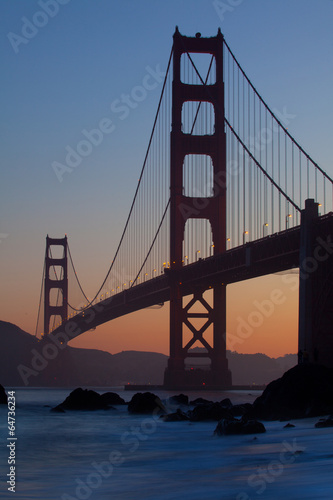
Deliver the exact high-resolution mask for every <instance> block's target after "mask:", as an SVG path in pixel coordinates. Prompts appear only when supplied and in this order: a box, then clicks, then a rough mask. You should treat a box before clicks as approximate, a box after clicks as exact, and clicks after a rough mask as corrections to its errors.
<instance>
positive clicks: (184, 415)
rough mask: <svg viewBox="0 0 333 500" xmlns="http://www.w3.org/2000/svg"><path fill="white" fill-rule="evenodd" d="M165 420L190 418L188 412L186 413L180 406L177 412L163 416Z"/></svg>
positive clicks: (180, 420) (179, 420)
mask: <svg viewBox="0 0 333 500" xmlns="http://www.w3.org/2000/svg"><path fill="white" fill-rule="evenodd" d="M161 418H162V420H164V422H183V421H186V420H190V419H189V417H188V415H187V413H184V412H183V411H182V410H181V409H180V408H178V410H177V411H176V412H175V413H168V414H167V415H162V416H161Z"/></svg>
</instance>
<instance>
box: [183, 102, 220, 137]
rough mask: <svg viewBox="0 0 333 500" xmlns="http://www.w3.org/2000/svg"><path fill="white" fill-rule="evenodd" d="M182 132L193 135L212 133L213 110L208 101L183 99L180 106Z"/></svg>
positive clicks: (213, 126)
mask: <svg viewBox="0 0 333 500" xmlns="http://www.w3.org/2000/svg"><path fill="white" fill-rule="evenodd" d="M182 132H183V133H184V134H191V135H192V134H193V135H213V134H214V132H215V110H214V106H213V105H212V103H211V102H208V101H185V102H184V103H183V106H182Z"/></svg>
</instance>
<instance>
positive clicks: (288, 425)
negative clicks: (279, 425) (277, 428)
mask: <svg viewBox="0 0 333 500" xmlns="http://www.w3.org/2000/svg"><path fill="white" fill-rule="evenodd" d="M291 427H295V426H294V424H291V423H288V424H286V425H284V426H283V428H284V429H289V428H291Z"/></svg>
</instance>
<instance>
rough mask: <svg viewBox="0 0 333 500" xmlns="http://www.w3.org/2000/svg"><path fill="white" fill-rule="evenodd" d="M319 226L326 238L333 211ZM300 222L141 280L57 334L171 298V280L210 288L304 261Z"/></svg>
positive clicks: (74, 332)
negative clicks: (147, 279) (141, 281)
mask: <svg viewBox="0 0 333 500" xmlns="http://www.w3.org/2000/svg"><path fill="white" fill-rule="evenodd" d="M316 227H317V228H318V231H319V232H320V234H321V235H322V237H323V238H324V237H325V236H328V235H330V234H331V233H332V229H333V213H330V214H328V215H325V216H322V217H319V218H318V219H317V221H316ZM299 248H300V226H298V227H296V228H291V229H288V230H285V231H282V232H280V233H276V234H274V235H271V236H267V237H266V238H262V239H260V240H257V241H255V242H251V243H246V244H245V245H242V246H240V247H237V248H234V249H231V250H227V251H226V252H225V253H223V254H219V255H216V256H212V257H209V258H207V259H202V260H199V261H198V262H196V263H193V264H189V265H187V266H185V267H183V268H182V269H181V270H180V271H177V272H174V271H170V269H166V270H165V274H164V275H162V276H158V277H156V278H153V279H151V280H149V281H147V282H144V283H141V284H139V285H136V286H134V287H132V288H130V289H128V290H124V291H123V292H120V293H118V294H117V295H114V296H112V297H110V298H108V299H106V300H103V301H101V302H99V303H98V304H95V305H93V306H91V307H90V308H88V309H86V310H85V311H84V312H82V313H80V314H78V315H77V316H75V317H74V318H72V319H70V320H68V321H66V322H64V323H63V324H62V325H61V326H59V327H58V328H57V329H56V330H54V331H53V332H52V333H53V334H56V333H58V332H65V333H67V334H68V336H69V337H70V338H75V337H77V336H78V335H81V334H82V333H84V332H86V331H88V330H90V329H92V328H96V327H97V326H99V325H101V324H103V323H106V322H107V321H111V320H112V319H115V318H119V317H120V316H124V315H126V314H129V313H132V312H135V311H138V310H140V309H144V308H147V307H150V306H153V305H156V304H161V303H164V302H167V301H168V300H170V287H169V284H170V280H171V279H177V280H179V281H180V282H181V283H182V286H183V294H184V295H189V294H191V293H193V289H194V288H195V287H196V286H197V287H200V288H201V289H205V288H206V289H208V288H209V287H212V286H214V285H215V284H216V283H221V282H222V283H225V284H231V283H236V282H239V281H244V280H247V279H251V278H256V277H259V276H264V275H267V274H272V273H276V272H281V271H286V270H288V269H291V268H293V267H298V266H299Z"/></svg>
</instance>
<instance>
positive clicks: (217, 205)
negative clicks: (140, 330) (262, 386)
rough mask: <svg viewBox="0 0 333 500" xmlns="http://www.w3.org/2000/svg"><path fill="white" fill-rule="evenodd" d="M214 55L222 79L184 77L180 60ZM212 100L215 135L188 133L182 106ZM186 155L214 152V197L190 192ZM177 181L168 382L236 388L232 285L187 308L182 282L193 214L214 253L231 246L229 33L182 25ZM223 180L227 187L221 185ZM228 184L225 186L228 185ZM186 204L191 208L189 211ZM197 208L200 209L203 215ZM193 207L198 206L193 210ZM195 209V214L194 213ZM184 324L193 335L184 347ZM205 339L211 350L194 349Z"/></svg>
mask: <svg viewBox="0 0 333 500" xmlns="http://www.w3.org/2000/svg"><path fill="white" fill-rule="evenodd" d="M184 53H185V54H186V53H187V54H189V53H206V54H212V56H214V59H215V64H216V81H215V83H214V84H212V85H189V84H185V83H183V82H182V81H181V70H180V62H181V56H182V54H184ZM187 101H195V102H198V103H200V102H209V103H211V104H212V106H213V108H214V114H215V128H214V133H213V134H211V135H209V134H205V135H193V134H186V133H183V132H182V108H183V105H184V103H185V102H187ZM186 155H208V156H209V157H210V158H211V160H212V165H213V194H212V196H211V197H209V198H200V197H196V198H195V197H189V196H185V195H184V194H183V193H184V190H183V187H184V175H183V165H184V160H185V157H186ZM170 170H171V180H170V203H171V205H170V208H171V220H170V226H171V228H170V271H169V276H170V357H169V362H168V367H167V369H166V372H165V378H164V384H165V387H168V388H181V387H191V386H192V387H198V386H202V385H203V384H205V385H207V386H211V387H215V388H227V387H230V386H231V373H230V371H229V370H228V361H227V358H226V286H225V285H224V284H223V283H220V284H218V285H214V287H213V307H211V306H210V305H209V304H208V303H207V302H206V301H205V299H204V298H203V294H204V292H205V290H206V289H207V288H208V285H207V286H205V285H203V286H202V287H200V288H198V289H196V290H195V291H194V293H193V298H192V299H191V300H190V302H189V303H188V304H187V305H186V306H185V307H184V305H183V296H184V291H183V289H182V284H181V278H180V276H181V274H180V273H181V268H182V265H183V263H182V261H183V259H184V257H183V241H184V232H185V224H186V221H187V220H189V219H191V218H196V219H197V218H200V219H206V220H209V222H210V225H211V230H212V237H213V243H214V254H220V253H222V252H224V251H225V250H226V220H227V219H226V187H225V182H224V183H223V182H222V183H221V180H224V181H225V179H226V135H225V127H224V84H223V36H222V33H221V31H220V30H219V31H218V34H217V36H216V37H212V38H201V36H200V35H198V36H196V37H186V36H182V35H181V34H180V33H179V31H178V28H176V32H175V34H174V45H173V87H172V131H171V165H170ZM221 184H222V186H221ZM223 184H224V185H223ZM183 207H187V210H186V214H184V212H185V211H184V210H183V209H182V208H183ZM197 207H204V208H202V209H200V211H199V212H200V213H199V214H198V210H197ZM191 208H192V209H193V210H191ZM191 213H193V214H195V216H191V215H190V214H191ZM198 303H200V304H201V309H202V307H204V309H205V312H201V313H199V312H195V308H194V309H192V306H195V304H198ZM192 318H193V319H194V318H201V319H203V320H206V321H204V325H203V326H202V327H201V328H199V329H197V328H196V327H195V326H194V325H193V323H191V319H192ZM183 325H186V326H187V328H188V329H189V330H190V331H191V334H193V337H192V339H191V340H190V341H189V342H188V343H187V344H186V345H185V346H183ZM211 325H212V326H213V345H210V344H209V343H208V341H207V340H206V339H205V338H204V333H205V332H206V331H207V329H208V328H209V327H210V326H211ZM196 341H199V342H200V343H201V344H202V346H203V347H204V348H205V349H206V352H191V351H190V348H191V347H192V346H193V344H194V343H195V342H196ZM191 357H196V358H198V357H199V358H200V357H201V358H203V357H206V358H208V359H209V360H210V369H209V370H206V371H203V370H198V369H196V370H195V369H193V370H186V367H185V359H186V358H191Z"/></svg>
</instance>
